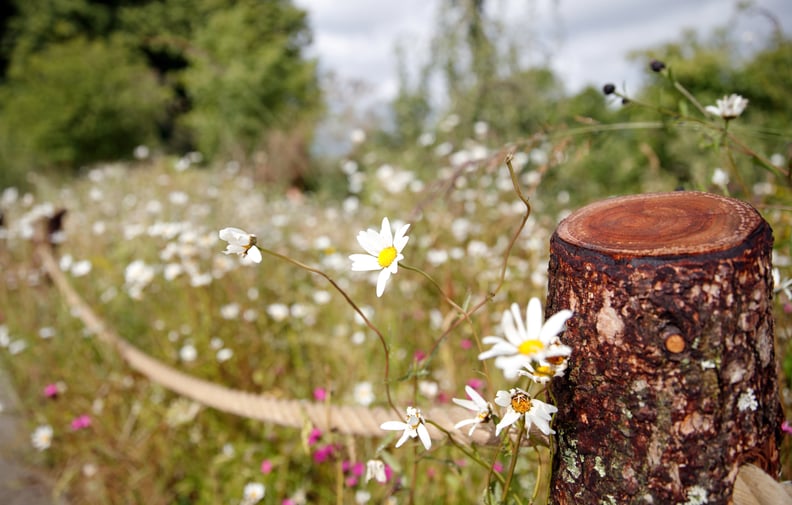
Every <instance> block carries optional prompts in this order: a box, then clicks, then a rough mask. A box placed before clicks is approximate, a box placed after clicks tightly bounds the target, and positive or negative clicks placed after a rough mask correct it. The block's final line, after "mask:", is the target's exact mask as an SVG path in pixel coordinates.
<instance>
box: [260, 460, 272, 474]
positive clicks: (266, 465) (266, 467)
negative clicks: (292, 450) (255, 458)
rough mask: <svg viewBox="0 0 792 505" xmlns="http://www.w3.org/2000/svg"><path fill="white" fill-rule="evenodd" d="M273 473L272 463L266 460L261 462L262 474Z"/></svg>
mask: <svg viewBox="0 0 792 505" xmlns="http://www.w3.org/2000/svg"><path fill="white" fill-rule="evenodd" d="M271 471H272V461H270V460H268V459H265V460H264V461H262V462H261V473H263V474H264V475H266V474H268V473H270V472H271Z"/></svg>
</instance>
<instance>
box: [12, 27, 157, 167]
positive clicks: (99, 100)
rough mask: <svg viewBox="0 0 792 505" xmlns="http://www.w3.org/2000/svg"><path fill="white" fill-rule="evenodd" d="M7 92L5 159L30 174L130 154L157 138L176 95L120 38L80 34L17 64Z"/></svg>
mask: <svg viewBox="0 0 792 505" xmlns="http://www.w3.org/2000/svg"><path fill="white" fill-rule="evenodd" d="M0 97H2V100H0V101H1V102H2V103H3V105H2V109H0V130H2V132H1V133H0V138H2V141H0V142H2V144H0V164H2V165H3V166H4V167H8V169H7V170H9V169H11V167H13V170H14V171H26V170H28V169H30V168H34V167H41V166H63V167H77V166H79V165H81V164H84V163H90V162H94V161H98V160H104V159H116V158H118V157H119V156H123V155H128V154H129V153H131V152H132V149H133V148H134V147H135V146H136V145H138V144H141V143H146V142H150V141H151V140H153V139H154V138H155V136H156V134H157V129H156V128H157V121H158V119H159V118H161V116H162V111H163V109H164V106H165V104H166V102H167V100H168V98H169V93H168V90H167V89H165V88H164V87H162V86H161V85H160V84H159V83H158V82H157V79H156V77H155V76H154V75H153V73H152V72H151V71H149V69H148V68H147V67H146V65H145V62H144V61H143V58H142V57H141V55H139V54H138V53H136V52H135V51H134V50H132V49H130V48H129V47H128V46H127V45H126V44H124V43H122V42H121V41H119V40H118V39H109V40H107V41H103V40H96V41H88V40H85V39H82V38H78V39H73V40H71V41H69V42H65V43H63V44H58V45H52V46H49V47H48V48H47V49H46V50H44V51H41V52H37V53H33V54H31V55H30V56H29V57H28V58H26V59H23V60H21V61H16V62H15V64H14V65H13V66H12V67H11V69H10V71H9V75H8V82H7V84H6V85H5V86H4V87H2V88H0Z"/></svg>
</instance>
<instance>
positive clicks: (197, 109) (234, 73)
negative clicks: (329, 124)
mask: <svg viewBox="0 0 792 505" xmlns="http://www.w3.org/2000/svg"><path fill="white" fill-rule="evenodd" d="M309 35H310V34H309V33H308V31H307V26H306V24H305V14H304V13H303V12H302V11H300V10H298V9H295V8H293V7H288V6H287V5H286V2H260V1H257V0H242V1H238V2H234V4H233V5H232V6H230V7H227V8H225V9H218V10H216V11H214V12H213V13H212V15H211V16H210V17H209V18H208V19H207V20H206V22H205V23H203V24H202V26H200V27H199V28H198V29H196V31H195V33H194V39H193V42H194V43H193V45H192V46H191V50H190V51H188V52H187V60H188V66H187V67H186V68H185V70H184V71H183V75H182V77H183V78H182V80H181V82H182V85H183V86H184V89H185V91H186V93H187V96H188V97H189V98H190V100H191V103H192V108H191V110H190V111H189V112H188V113H187V114H186V115H185V116H184V118H183V120H184V122H185V124H187V125H189V126H190V128H191V130H192V131H193V132H195V136H196V141H197V145H198V147H199V148H200V149H201V150H202V151H204V152H205V153H207V154H209V155H210V156H213V155H216V154H222V155H230V156H233V157H235V158H237V159H248V158H249V157H250V156H252V155H253V154H254V152H255V151H256V150H257V149H258V148H260V147H262V146H263V143H264V140H265V134H266V132H267V131H268V130H271V129H277V128H282V129H288V128H291V127H295V126H296V125H297V124H298V122H299V121H301V120H305V119H306V118H307V117H310V116H309V115H308V114H307V112H311V111H315V110H316V107H317V105H318V103H319V92H318V82H317V79H316V70H315V67H314V65H313V63H311V62H307V61H305V60H303V59H302V57H301V56H302V55H301V51H302V48H303V47H304V46H305V45H306V44H307V43H308V42H309V41H310V37H309Z"/></svg>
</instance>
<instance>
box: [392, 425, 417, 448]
mask: <svg viewBox="0 0 792 505" xmlns="http://www.w3.org/2000/svg"><path fill="white" fill-rule="evenodd" d="M413 433H414V432H413V431H412V429H406V430H404V433H402V436H401V438H400V439H399V441H398V442H396V448H397V449H398V448H399V447H401V446H402V444H404V442H406V441H407V439H408V438H410V437H414V436H415V435H413Z"/></svg>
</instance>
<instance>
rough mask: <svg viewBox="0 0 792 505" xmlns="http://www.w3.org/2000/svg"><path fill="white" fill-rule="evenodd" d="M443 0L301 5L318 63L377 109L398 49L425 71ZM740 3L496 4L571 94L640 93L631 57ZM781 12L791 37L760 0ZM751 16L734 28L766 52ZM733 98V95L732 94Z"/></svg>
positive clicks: (300, 0) (390, 87)
mask: <svg viewBox="0 0 792 505" xmlns="http://www.w3.org/2000/svg"><path fill="white" fill-rule="evenodd" d="M439 1H440V0H386V1H382V0H380V1H376V0H295V4H297V5H298V6H299V7H302V8H304V9H305V10H306V11H307V12H308V16H309V23H310V25H311V28H312V30H313V33H314V43H313V45H312V47H311V48H310V53H309V54H310V55H312V56H316V57H317V58H318V59H319V62H320V68H321V70H322V71H323V72H333V73H334V74H336V75H337V76H338V77H339V78H340V79H341V80H342V81H347V80H362V81H364V82H367V83H368V84H369V85H370V87H371V90H372V91H371V93H372V97H373V99H374V100H383V101H385V100H389V99H390V98H393V97H394V96H395V94H396V92H397V89H398V85H397V79H396V71H397V65H396V57H395V47H396V44H397V43H398V44H401V45H403V46H404V47H405V49H406V51H407V53H408V57H409V60H408V61H409V62H410V63H414V64H416V65H417V64H419V63H420V62H422V61H424V60H425V58H426V55H427V51H428V49H427V48H428V41H429V39H430V37H431V34H432V29H433V26H434V25H435V14H436V10H437V6H438V3H439ZM736 3H737V2H736V0H490V6H491V7H494V8H495V9H497V10H498V11H499V12H501V13H505V15H503V19H504V23H506V29H507V30H508V32H509V33H510V34H511V35H512V36H513V37H515V38H516V40H518V41H520V42H521V43H525V44H526V45H530V47H532V48H534V50H533V51H531V54H532V56H533V58H534V59H538V60H539V61H546V62H548V63H549V64H550V66H551V67H552V68H553V69H554V70H555V71H556V73H557V74H558V75H559V76H560V77H561V79H562V81H563V82H564V83H565V87H566V89H567V91H569V92H572V93H574V92H576V91H579V90H580V89H582V88H583V87H584V86H585V85H586V84H594V85H596V86H597V87H601V86H602V85H603V84H605V83H607V82H613V83H616V84H617V85H619V86H622V85H626V86H628V88H627V89H630V88H632V89H636V88H637V87H639V84H640V82H641V79H642V76H643V75H644V74H646V70H645V68H644V67H643V66H641V65H640V63H638V62H630V61H628V60H627V58H626V55H627V53H628V52H629V51H630V50H634V49H642V48H643V49H645V48H650V47H654V46H657V45H658V44H661V43H663V42H669V41H674V40H678V39H679V35H680V34H681V33H682V30H683V29H686V28H695V29H697V30H698V31H699V33H702V34H708V33H710V31H711V30H712V29H713V28H715V27H720V26H724V25H725V24H727V23H729V22H730V21H734V20H735V12H736V9H735V6H736ZM753 3H754V5H755V6H757V7H761V8H763V9H766V10H767V11H770V12H772V13H773V14H774V15H775V16H776V18H777V19H778V20H779V21H780V22H781V25H782V26H783V29H784V32H785V33H786V34H787V35H788V36H789V35H790V34H792V0H754V2H753ZM751 12H752V13H743V14H742V15H741V16H739V18H737V19H739V21H738V22H737V23H736V25H735V30H737V33H738V35H739V37H740V40H741V41H742V42H743V43H744V44H745V47H746V48H747V49H749V50H750V49H751V48H752V47H759V44H760V43H761V41H762V40H764V37H765V36H766V35H767V33H768V32H770V31H771V26H772V25H771V23H770V22H769V21H768V20H767V18H766V17H763V16H761V15H759V14H757V13H756V12H755V10H754V11H751ZM726 91H727V90H724V92H726Z"/></svg>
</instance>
